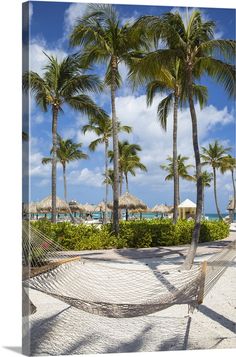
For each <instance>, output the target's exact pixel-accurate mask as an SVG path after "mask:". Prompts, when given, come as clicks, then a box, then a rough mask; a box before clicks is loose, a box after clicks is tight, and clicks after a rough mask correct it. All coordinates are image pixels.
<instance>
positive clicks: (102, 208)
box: [94, 201, 111, 212]
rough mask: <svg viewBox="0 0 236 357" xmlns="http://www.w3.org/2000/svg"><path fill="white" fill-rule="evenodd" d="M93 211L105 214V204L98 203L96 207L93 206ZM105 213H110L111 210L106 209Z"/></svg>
mask: <svg viewBox="0 0 236 357" xmlns="http://www.w3.org/2000/svg"><path fill="white" fill-rule="evenodd" d="M94 211H102V212H105V202H104V201H101V202H100V203H98V204H97V206H95V208H94ZM107 211H111V209H110V208H108V207H107Z"/></svg>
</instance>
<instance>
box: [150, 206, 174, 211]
mask: <svg viewBox="0 0 236 357" xmlns="http://www.w3.org/2000/svg"><path fill="white" fill-rule="evenodd" d="M171 209H172V207H169V206H167V205H163V204H161V205H156V206H154V207H153V208H152V212H156V213H170V212H171Z"/></svg>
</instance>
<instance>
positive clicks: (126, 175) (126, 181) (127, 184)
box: [125, 172, 129, 192]
mask: <svg viewBox="0 0 236 357" xmlns="http://www.w3.org/2000/svg"><path fill="white" fill-rule="evenodd" d="M125 183H126V192H129V183H128V173H127V172H126V173H125Z"/></svg>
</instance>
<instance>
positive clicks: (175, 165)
mask: <svg viewBox="0 0 236 357" xmlns="http://www.w3.org/2000/svg"><path fill="white" fill-rule="evenodd" d="M178 103H179V98H178V95H177V93H176V94H175V99H174V114H173V171H174V212H173V223H174V224H176V222H177V219H178V186H179V185H178V157H177V125H178Z"/></svg>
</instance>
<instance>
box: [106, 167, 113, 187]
mask: <svg viewBox="0 0 236 357" xmlns="http://www.w3.org/2000/svg"><path fill="white" fill-rule="evenodd" d="M104 176H107V177H105V179H104V181H103V183H104V184H108V185H110V186H111V187H112V189H113V186H114V171H113V169H108V170H107V175H105V174H104Z"/></svg>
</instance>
